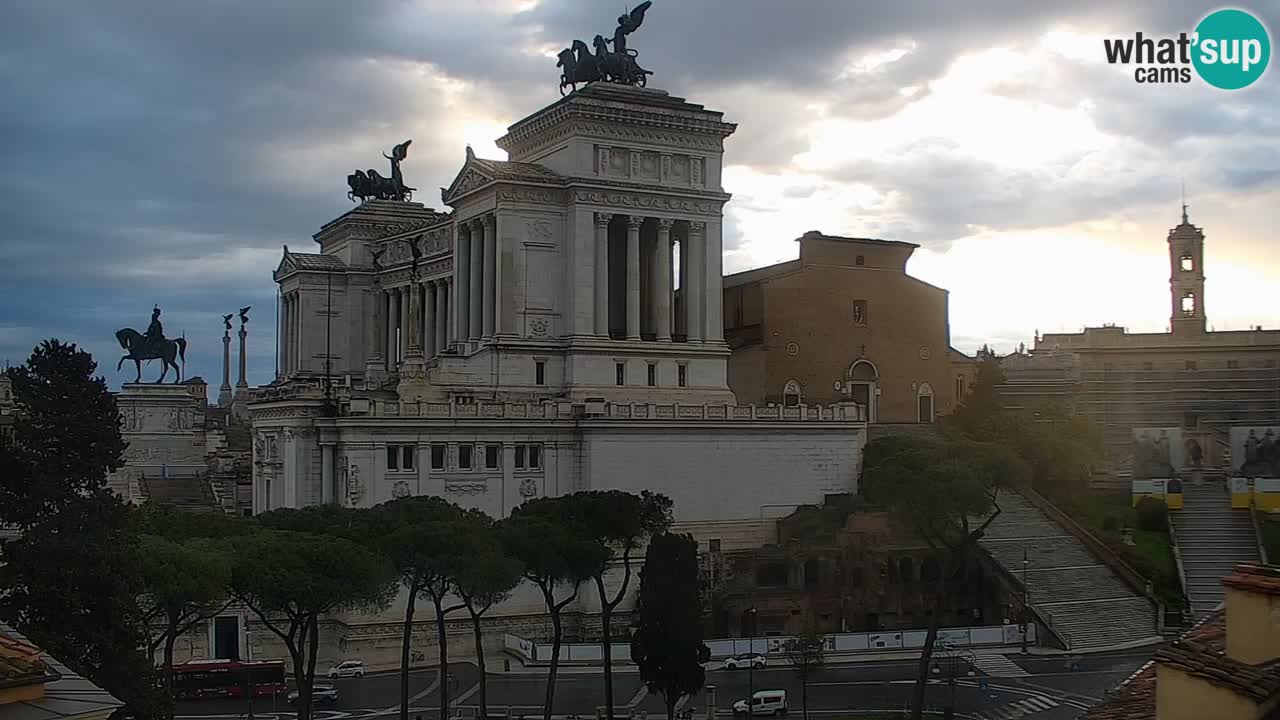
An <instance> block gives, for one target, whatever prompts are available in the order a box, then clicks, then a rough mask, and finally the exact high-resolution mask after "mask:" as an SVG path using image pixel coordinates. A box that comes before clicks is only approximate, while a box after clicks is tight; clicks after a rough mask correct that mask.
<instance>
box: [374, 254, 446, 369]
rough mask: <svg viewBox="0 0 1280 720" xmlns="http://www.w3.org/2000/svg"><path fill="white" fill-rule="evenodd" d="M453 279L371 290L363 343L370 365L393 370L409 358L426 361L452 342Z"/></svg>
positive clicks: (444, 278) (440, 279) (439, 279)
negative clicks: (366, 349) (365, 335)
mask: <svg viewBox="0 0 1280 720" xmlns="http://www.w3.org/2000/svg"><path fill="white" fill-rule="evenodd" d="M452 304H453V280H452V278H448V277H443V278H438V279H435V280H427V281H423V282H414V283H410V284H408V285H401V286H398V287H393V288H386V289H381V290H374V295H373V318H372V322H370V323H369V325H368V327H367V333H368V336H367V338H366V341H367V342H368V345H369V347H370V348H372V351H371V355H370V363H371V364H373V365H375V366H378V367H385V368H387V369H394V368H395V367H397V366H398V365H400V364H401V363H403V362H405V361H406V360H409V359H410V358H420V359H426V360H429V359H431V358H433V357H435V356H436V355H438V354H439V353H441V352H443V351H444V350H446V349H447V348H448V347H449V345H450V344H451V343H452V342H453V332H452V329H453V328H452V322H451V318H452V315H451V313H450V312H449V309H450V307H451V306H452Z"/></svg>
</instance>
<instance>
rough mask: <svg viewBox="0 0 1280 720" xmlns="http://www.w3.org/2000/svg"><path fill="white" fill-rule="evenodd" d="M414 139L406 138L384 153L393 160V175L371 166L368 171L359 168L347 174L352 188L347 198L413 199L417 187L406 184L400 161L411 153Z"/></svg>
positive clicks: (352, 199)
mask: <svg viewBox="0 0 1280 720" xmlns="http://www.w3.org/2000/svg"><path fill="white" fill-rule="evenodd" d="M412 142H413V141H412V140H405V141H404V142H402V143H400V144H399V145H397V146H395V147H394V148H392V150H391V154H390V155H388V154H386V153H383V154H382V157H384V158H386V159H388V160H390V161H391V177H389V178H388V177H382V175H380V174H378V171H377V170H374V169H373V168H369V170H368V171H364V170H357V171H355V172H354V173H352V174H350V175H348V176H347V185H348V186H349V187H350V188H351V190H350V192H348V193H347V198H348V199H349V200H351V201H353V202H354V201H355V199H356V198H360V202H364V201H365V200H369V199H371V198H372V199H376V200H395V201H398V202H408V201H409V200H412V199H413V191H414V190H417V188H411V187H409V186H407V185H405V184H404V176H403V175H401V174H400V162H401V161H402V160H404V159H405V158H406V157H408V155H409V143H412Z"/></svg>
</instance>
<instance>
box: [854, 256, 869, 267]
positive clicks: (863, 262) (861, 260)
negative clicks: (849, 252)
mask: <svg viewBox="0 0 1280 720" xmlns="http://www.w3.org/2000/svg"><path fill="white" fill-rule="evenodd" d="M853 264H854V265H857V266H858V267H862V266H863V265H866V264H867V259H866V258H865V257H863V256H861V255H859V256H858V257H856V258H854V259H853Z"/></svg>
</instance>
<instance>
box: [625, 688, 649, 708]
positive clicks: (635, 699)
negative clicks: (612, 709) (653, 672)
mask: <svg viewBox="0 0 1280 720" xmlns="http://www.w3.org/2000/svg"><path fill="white" fill-rule="evenodd" d="M648 696H649V687H648V686H647V685H644V684H643V683H642V684H641V685H640V689H639V690H637V691H636V694H635V695H633V696H632V697H631V702H629V703H627V704H626V705H623V706H622V707H624V708H634V707H635V706H637V705H639V704H640V701H642V700H644V699H645V698H646V697H648Z"/></svg>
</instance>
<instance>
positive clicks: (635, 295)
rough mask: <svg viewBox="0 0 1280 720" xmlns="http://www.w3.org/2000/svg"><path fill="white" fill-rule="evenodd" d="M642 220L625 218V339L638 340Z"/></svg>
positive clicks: (632, 216)
mask: <svg viewBox="0 0 1280 720" xmlns="http://www.w3.org/2000/svg"><path fill="white" fill-rule="evenodd" d="M642 222H644V218H641V217H636V216H635V215H630V216H628V217H627V339H628V340H639V339H640V223H642Z"/></svg>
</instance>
